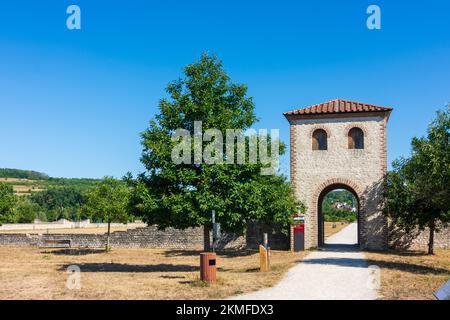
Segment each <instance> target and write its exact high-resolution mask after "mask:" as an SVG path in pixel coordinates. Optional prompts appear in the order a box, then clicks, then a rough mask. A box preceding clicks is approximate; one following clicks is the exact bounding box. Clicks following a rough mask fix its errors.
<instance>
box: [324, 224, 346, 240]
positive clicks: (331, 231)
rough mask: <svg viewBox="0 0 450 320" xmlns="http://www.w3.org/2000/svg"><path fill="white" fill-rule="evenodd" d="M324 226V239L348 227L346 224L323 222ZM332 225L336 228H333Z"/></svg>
mask: <svg viewBox="0 0 450 320" xmlns="http://www.w3.org/2000/svg"><path fill="white" fill-rule="evenodd" d="M324 224H325V238H328V237H330V236H332V235H333V234H335V233H338V232H339V231H341V230H342V229H344V228H345V227H347V226H348V222H344V221H342V222H327V221H326V222H324ZM333 225H335V226H336V227H335V228H333Z"/></svg>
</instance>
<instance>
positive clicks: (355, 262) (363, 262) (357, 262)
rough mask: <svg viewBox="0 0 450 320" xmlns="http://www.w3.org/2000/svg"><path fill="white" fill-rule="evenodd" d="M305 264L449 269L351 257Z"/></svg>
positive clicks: (417, 271)
mask: <svg viewBox="0 0 450 320" xmlns="http://www.w3.org/2000/svg"><path fill="white" fill-rule="evenodd" d="M303 263H305V264H312V265H315V264H317V265H336V266H340V267H354V268H367V267H368V266H369V265H376V266H378V267H380V268H386V269H392V270H398V271H404V272H410V273H415V274H434V275H447V274H449V273H450V271H449V270H447V269H443V268H438V267H432V266H424V265H420V264H415V263H408V262H399V261H386V260H374V259H352V258H317V259H309V260H304V261H303Z"/></svg>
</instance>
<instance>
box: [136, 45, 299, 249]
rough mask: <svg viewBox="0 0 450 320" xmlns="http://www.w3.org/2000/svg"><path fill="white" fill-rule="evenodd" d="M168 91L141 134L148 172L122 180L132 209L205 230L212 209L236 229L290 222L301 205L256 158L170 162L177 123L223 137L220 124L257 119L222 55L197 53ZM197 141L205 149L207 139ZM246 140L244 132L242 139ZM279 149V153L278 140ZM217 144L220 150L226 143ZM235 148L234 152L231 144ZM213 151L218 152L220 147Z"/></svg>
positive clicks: (149, 218) (161, 222)
mask: <svg viewBox="0 0 450 320" xmlns="http://www.w3.org/2000/svg"><path fill="white" fill-rule="evenodd" d="M167 92H168V93H169V95H170V98H169V99H163V100H161V102H160V103H159V111H160V112H159V114H157V115H156V117H155V119H154V120H152V121H151V122H150V126H149V128H148V129H147V130H146V131H145V132H144V133H143V134H142V145H143V154H142V158H141V161H142V163H143V164H144V166H145V167H146V169H147V171H146V172H145V173H143V174H141V175H139V176H138V178H137V180H136V181H132V179H131V177H129V179H128V180H129V181H131V183H132V185H133V187H134V192H132V199H131V205H132V206H133V210H134V212H137V213H138V215H140V216H142V217H143V219H144V221H145V222H147V223H149V224H157V225H158V226H159V228H162V229H164V228H166V227H175V228H180V229H184V228H187V227H195V226H201V225H204V226H205V230H207V228H208V227H210V226H211V211H212V210H213V209H214V210H215V211H216V220H217V222H220V223H221V225H222V229H223V230H225V231H231V232H243V231H244V229H245V226H246V225H247V223H248V222H250V221H254V220H258V221H265V222H277V223H279V224H282V225H284V226H287V225H288V224H289V223H291V222H292V215H293V214H294V213H296V212H299V210H301V207H300V204H299V203H298V202H296V201H295V199H294V197H293V196H292V190H291V187H290V185H289V184H288V183H287V182H286V180H285V179H284V178H282V177H274V176H261V175H260V172H261V168H262V167H263V164H261V163H260V162H259V163H256V164H239V165H238V164H224V163H216V164H206V163H204V162H202V163H199V162H197V163H195V162H196V161H192V162H191V164H187V163H184V164H175V163H174V162H173V161H172V158H171V152H172V150H173V147H174V146H175V143H176V141H173V140H172V133H173V132H175V130H177V129H184V130H186V132H188V133H190V134H191V136H193V135H194V133H195V130H194V129H195V127H194V122H195V121H202V126H203V131H206V130H208V129H218V130H220V131H221V132H222V133H224V136H225V132H226V130H227V129H234V130H236V129H239V130H241V131H242V132H243V131H245V130H247V129H248V128H250V126H252V125H253V124H254V123H255V121H256V120H257V118H256V115H255V113H254V103H253V100H252V98H250V97H247V87H246V86H245V85H242V84H234V83H232V82H231V81H230V78H229V77H228V75H227V74H226V73H225V71H224V70H223V69H222V64H221V62H220V61H218V59H217V58H216V57H215V56H209V55H208V54H203V55H202V57H201V59H200V60H199V61H197V62H196V63H193V64H190V65H188V66H187V67H186V68H185V69H184V78H182V79H179V80H177V81H174V82H172V83H170V84H169V85H168V87H167ZM269 140H270V139H269ZM214 142H215V141H214ZM269 142H270V143H271V141H269ZM202 143H203V145H202V147H203V149H202V150H205V147H206V146H207V145H209V143H207V142H202ZM250 143H251V141H250V139H249V138H248V137H247V138H245V144H246V145H247V146H248V145H249V144H250ZM257 143H258V144H259V140H258V142H257ZM270 143H269V144H270ZM193 145H194V144H191V147H192V146H193ZM260 147H261V145H260ZM224 149H225V148H224ZM280 149H281V150H280V153H282V152H284V145H281V148H280ZM246 150H248V149H247V148H246ZM221 151H222V155H225V154H226V150H221ZM234 151H235V156H236V154H237V148H236V149H235V150H234ZM214 155H217V154H214ZM246 155H247V159H248V153H247V154H246ZM218 157H219V158H220V160H223V159H224V158H222V157H221V156H220V153H219V156H218ZM190 158H191V160H192V155H191V156H190ZM194 159H195V157H194ZM235 159H236V158H235ZM219 162H220V161H219ZM205 239H206V237H205ZM207 246H208V244H207V243H206V242H205V247H207Z"/></svg>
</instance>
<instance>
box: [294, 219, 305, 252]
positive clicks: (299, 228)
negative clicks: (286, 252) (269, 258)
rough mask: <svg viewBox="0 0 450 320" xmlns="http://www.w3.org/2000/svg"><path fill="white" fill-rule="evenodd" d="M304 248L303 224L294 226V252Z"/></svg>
mask: <svg viewBox="0 0 450 320" xmlns="http://www.w3.org/2000/svg"><path fill="white" fill-rule="evenodd" d="M304 250H305V224H304V223H300V224H296V225H295V226H294V252H298V251H304Z"/></svg>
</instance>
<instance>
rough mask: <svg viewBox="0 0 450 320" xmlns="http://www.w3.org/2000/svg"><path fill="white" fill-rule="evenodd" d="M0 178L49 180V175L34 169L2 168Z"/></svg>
mask: <svg viewBox="0 0 450 320" xmlns="http://www.w3.org/2000/svg"><path fill="white" fill-rule="evenodd" d="M0 178H14V179H29V180H47V179H49V176H48V175H46V174H45V173H42V172H37V171H32V170H20V169H10V168H0Z"/></svg>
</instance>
